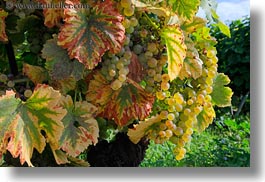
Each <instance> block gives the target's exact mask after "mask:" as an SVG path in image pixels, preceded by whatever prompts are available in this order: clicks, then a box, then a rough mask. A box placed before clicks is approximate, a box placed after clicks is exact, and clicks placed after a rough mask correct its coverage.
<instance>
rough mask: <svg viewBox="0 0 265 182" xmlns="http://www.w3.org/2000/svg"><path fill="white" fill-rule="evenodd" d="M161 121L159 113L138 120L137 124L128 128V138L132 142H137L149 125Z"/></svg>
mask: <svg viewBox="0 0 265 182" xmlns="http://www.w3.org/2000/svg"><path fill="white" fill-rule="evenodd" d="M160 121H161V118H160V117H159V115H157V116H153V117H151V118H148V119H146V120H144V121H140V122H139V124H137V125H135V126H134V128H133V129H129V130H128V134H127V135H128V136H129V139H130V140H131V141H132V142H133V143H134V144H137V143H138V142H139V141H140V140H141V138H143V137H144V136H145V134H146V132H147V131H148V130H149V129H150V127H151V126H152V125H153V124H155V123H158V122H160Z"/></svg>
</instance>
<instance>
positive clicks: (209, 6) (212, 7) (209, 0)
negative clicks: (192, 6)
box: [200, 0, 218, 22]
mask: <svg viewBox="0 0 265 182" xmlns="http://www.w3.org/2000/svg"><path fill="white" fill-rule="evenodd" d="M217 4H218V3H217V2H216V0H201V4H200V7H201V8H202V9H203V10H204V12H205V14H206V18H207V19H208V20H209V21H210V22H213V21H214V20H213V17H212V13H213V12H215V11H216V9H217Z"/></svg>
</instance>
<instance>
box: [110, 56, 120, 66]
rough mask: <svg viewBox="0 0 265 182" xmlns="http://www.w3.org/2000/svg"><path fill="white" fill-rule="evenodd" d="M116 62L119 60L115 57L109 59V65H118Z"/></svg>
mask: <svg viewBox="0 0 265 182" xmlns="http://www.w3.org/2000/svg"><path fill="white" fill-rule="evenodd" d="M118 61H119V58H118V57H117V56H113V57H112V58H111V63H112V64H116V63H118Z"/></svg>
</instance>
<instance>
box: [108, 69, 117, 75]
mask: <svg viewBox="0 0 265 182" xmlns="http://www.w3.org/2000/svg"><path fill="white" fill-rule="evenodd" d="M115 75H116V71H115V70H114V69H110V70H109V76H111V77H114V76H115Z"/></svg>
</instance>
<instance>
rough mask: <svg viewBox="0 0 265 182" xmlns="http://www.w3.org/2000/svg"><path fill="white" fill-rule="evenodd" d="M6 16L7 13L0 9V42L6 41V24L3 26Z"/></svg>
mask: <svg viewBox="0 0 265 182" xmlns="http://www.w3.org/2000/svg"><path fill="white" fill-rule="evenodd" d="M7 15H8V13H7V12H5V11H4V10H3V9H1V8H0V41H3V42H6V41H8V38H7V35H6V24H5V18H6V17H7Z"/></svg>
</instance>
